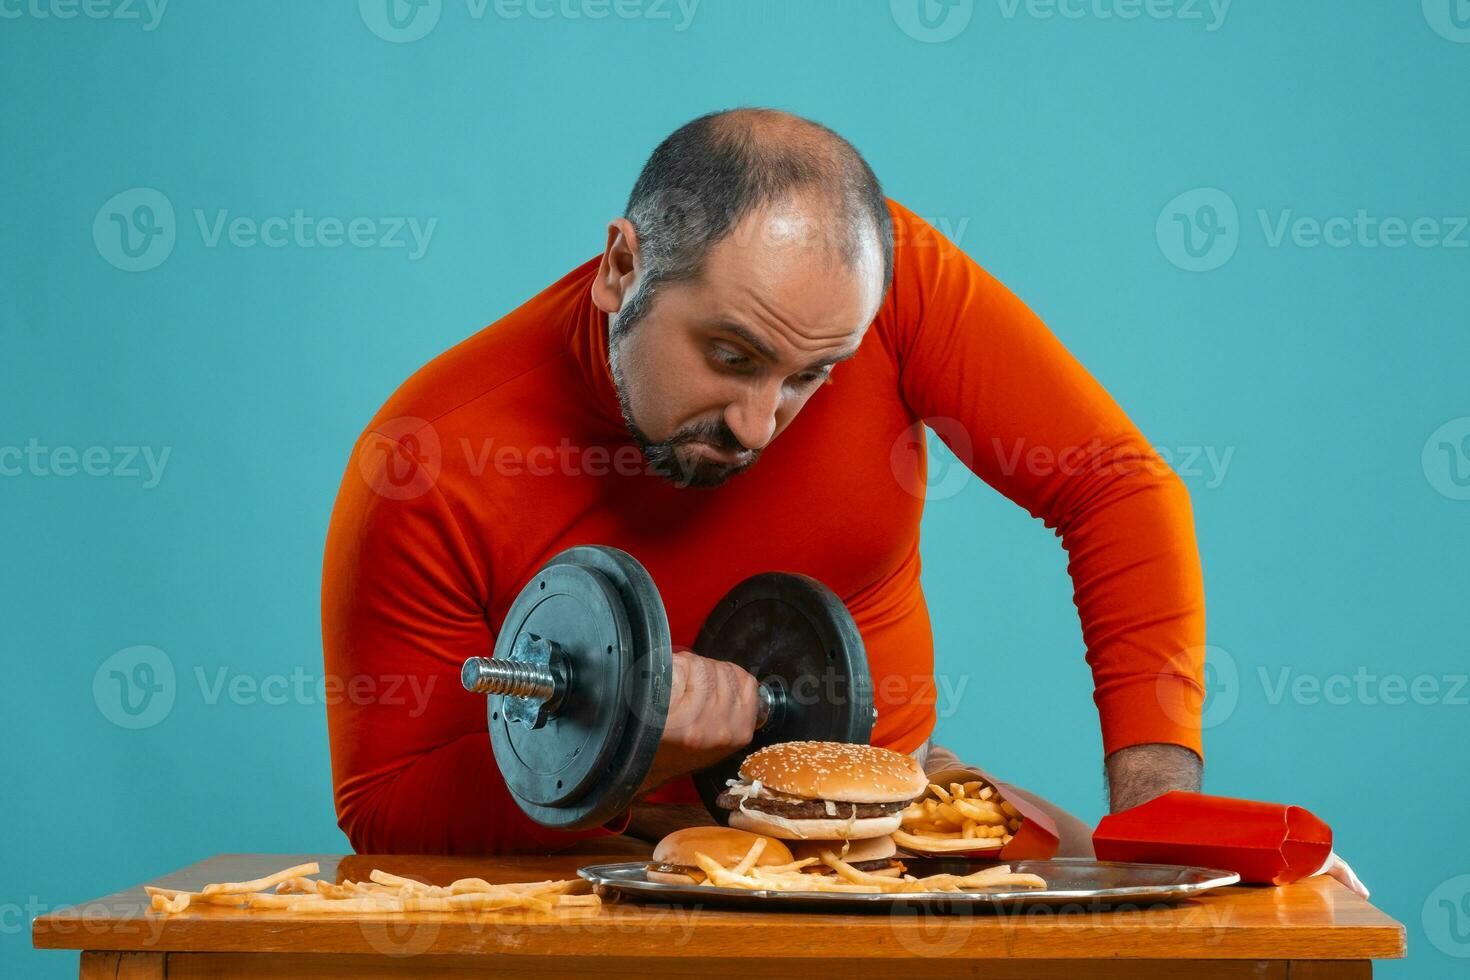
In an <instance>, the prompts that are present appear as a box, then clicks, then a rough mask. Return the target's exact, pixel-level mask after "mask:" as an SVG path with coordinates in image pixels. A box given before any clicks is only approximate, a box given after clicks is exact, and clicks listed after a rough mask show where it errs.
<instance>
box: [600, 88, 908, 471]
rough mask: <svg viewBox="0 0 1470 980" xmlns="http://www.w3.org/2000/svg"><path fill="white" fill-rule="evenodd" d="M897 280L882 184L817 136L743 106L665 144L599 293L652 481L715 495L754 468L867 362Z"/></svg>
mask: <svg viewBox="0 0 1470 980" xmlns="http://www.w3.org/2000/svg"><path fill="white" fill-rule="evenodd" d="M892 270H893V223H892V220H891V218H890V216H889V213H888V204H887V201H886V200H885V199H884V197H883V190H882V188H881V187H880V186H879V185H878V181H877V179H876V178H875V177H874V176H873V172H872V170H870V169H869V168H868V165H867V164H866V163H865V162H863V158H862V157H861V156H860V155H859V154H858V152H857V151H856V150H855V149H853V147H852V146H851V144H849V143H848V142H847V141H846V140H844V139H843V138H842V137H840V136H838V135H837V134H836V133H834V132H832V131H831V130H830V129H827V128H826V127H825V126H821V125H818V124H817V123H814V122H811V121H810V120H807V119H802V118H800V117H798V116H793V115H791V114H789V113H785V112H774V111H771V110H768V109H737V110H733V111H730V112H717V113H714V114H711V115H708V116H701V117H700V118H698V119H696V120H694V121H693V122H691V123H688V124H686V125H684V126H681V127H680V128H679V129H678V130H676V131H675V132H674V133H673V134H672V135H670V136H669V137H668V139H666V140H664V141H663V142H662V143H660V144H659V146H658V148H657V149H655V150H654V151H653V155H652V156H650V157H649V158H648V162H647V164H645V165H644V167H643V172H642V173H641V174H640V175H639V177H638V182H637V184H636V186H634V188H633V193H632V195H631V197H630V198H629V200H628V209H627V212H626V213H625V215H624V216H623V217H621V218H615V219H613V220H612V221H611V222H609V223H608V228H607V244H606V246H605V248H604V251H603V256H602V260H601V263H600V265H599V268H598V271H597V275H596V277H595V278H594V280H593V283H592V301H593V302H594V303H595V304H596V305H597V307H598V308H599V309H601V310H602V311H603V312H605V313H606V314H607V315H608V318H609V320H608V322H609V327H610V330H609V344H608V366H609V368H610V369H611V372H612V377H613V384H614V386H615V387H616V388H617V393H618V401H619V404H620V406H621V408H622V412H623V419H624V421H625V422H626V423H627V425H628V431H629V433H631V434H632V436H633V438H634V439H635V441H637V443H638V444H639V446H640V447H641V448H642V449H643V453H644V455H645V456H646V457H647V459H648V460H649V462H650V463H651V464H652V465H653V470H654V471H655V472H658V473H661V474H663V475H664V476H667V477H669V478H670V479H672V480H674V481H675V482H677V483H680V484H681V485H689V486H702V487H714V486H718V485H720V484H722V483H724V482H725V481H726V480H728V479H730V478H731V477H733V476H734V475H735V474H737V473H740V472H743V471H745V470H747V469H749V468H750V467H751V466H753V465H755V462H756V460H757V459H759V458H760V455H761V453H762V452H763V451H764V450H765V447H766V446H767V445H769V444H770V443H771V442H772V441H773V440H774V439H775V438H776V437H777V436H779V435H780V434H781V432H782V431H784V430H785V428H786V426H788V425H789V424H790V423H791V421H792V420H793V419H795V418H796V416H797V413H799V412H800V411H801V409H802V407H803V406H804V405H806V404H807V402H808V401H809V400H810V399H811V398H813V397H814V396H815V395H816V393H817V391H818V390H819V389H820V388H821V387H822V386H823V385H825V384H826V383H827V382H828V381H829V380H830V379H831V377H832V373H833V372H834V371H835V370H836V369H837V365H839V364H841V363H842V362H843V361H846V360H848V359H849V358H852V357H855V356H856V355H857V353H858V349H859V347H860V345H861V341H862V338H863V336H864V334H865V333H866V331H867V328H868V325H869V324H871V323H872V322H873V321H874V319H875V318H876V317H877V315H878V311H879V309H880V308H881V306H882V302H883V296H884V293H886V292H887V289H888V284H889V281H890V279H891V278H892V274H893V272H892Z"/></svg>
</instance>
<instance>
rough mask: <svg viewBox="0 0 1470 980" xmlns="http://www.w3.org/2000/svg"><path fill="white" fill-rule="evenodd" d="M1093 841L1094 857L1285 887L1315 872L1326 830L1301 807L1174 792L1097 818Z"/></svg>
mask: <svg viewBox="0 0 1470 980" xmlns="http://www.w3.org/2000/svg"><path fill="white" fill-rule="evenodd" d="M1092 844H1093V847H1094V848H1095V849H1096V851H1097V857H1098V860H1100V861H1143V862H1151V863H1157V864H1186V865H1194V866H1198V867H1205V868H1221V869H1223V870H1226V871H1234V872H1236V873H1237V874H1239V875H1240V880H1241V881H1246V882H1255V883H1258V884H1271V885H1284V884H1287V883H1288V882H1293V881H1296V880H1298V879H1300V878H1305V877H1307V876H1308V875H1312V874H1316V873H1317V871H1318V869H1320V868H1321V867H1322V865H1323V863H1324V862H1325V861H1326V860H1327V856H1328V855H1329V854H1330V853H1331V852H1332V828H1331V827H1329V826H1327V824H1325V823H1323V822H1322V821H1321V820H1319V819H1318V818H1317V817H1315V816H1313V815H1312V814H1311V813H1309V812H1308V811H1306V810H1304V809H1302V808H1301V807H1299V806H1287V805H1284V804H1281V803H1259V802H1257V801H1255V800H1237V799H1232V798H1230V797H1227V796H1205V795H1204V794H1201V793H1185V792H1183V791H1180V790H1175V791H1174V792H1171V793H1165V794H1164V795H1163V796H1160V797H1158V798H1157V799H1154V800H1150V801H1149V802H1147V803H1143V804H1140V805H1139V806H1136V807H1133V808H1132V809H1130V810H1123V811H1121V812H1119V813H1114V814H1110V815H1109V816H1106V817H1103V819H1102V822H1101V823H1099V824H1098V825H1097V830H1096V831H1095V832H1094V833H1093V835H1092Z"/></svg>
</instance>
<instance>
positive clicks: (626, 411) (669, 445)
mask: <svg viewBox="0 0 1470 980" xmlns="http://www.w3.org/2000/svg"><path fill="white" fill-rule="evenodd" d="M634 322H635V323H636V321H634ZM631 329H633V323H627V324H621V325H618V326H614V321H613V319H612V318H609V320H608V340H607V363H608V368H609V370H610V371H611V373H612V379H613V388H614V389H616V391H617V394H618V410H619V411H620V412H621V413H622V416H623V424H624V425H626V426H627V427H628V434H629V435H631V436H632V437H633V441H634V442H636V443H637V444H638V448H639V450H640V451H642V453H643V458H644V459H646V460H648V468H649V469H650V470H651V471H652V472H653V473H654V474H655V475H657V476H661V477H663V478H664V479H665V480H668V481H669V482H670V483H672V484H674V485H675V486H679V487H717V486H719V485H720V484H722V483H724V482H725V481H727V480H729V479H730V477H732V476H734V475H735V474H737V473H740V472H742V471H744V470H746V469H749V468H750V466H751V465H753V464H754V462H755V460H751V462H750V463H747V464H746V465H745V466H725V465H722V464H720V463H714V462H709V461H704V462H701V463H695V464H693V465H689V464H687V463H685V462H684V461H683V460H682V459H681V458H680V456H679V453H678V451H677V446H678V443H677V442H676V441H675V439H665V440H662V441H659V440H655V439H650V438H649V437H648V433H646V432H644V431H643V429H642V428H640V427H639V425H638V423H637V422H636V421H635V420H634V418H633V406H632V405H631V404H630V402H629V400H628V384H627V379H626V377H625V376H624V374H623V368H622V357H621V352H622V346H623V345H622V342H621V338H622V337H624V336H626V335H627V333H628V331H629V330H631ZM757 455H759V454H757Z"/></svg>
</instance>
